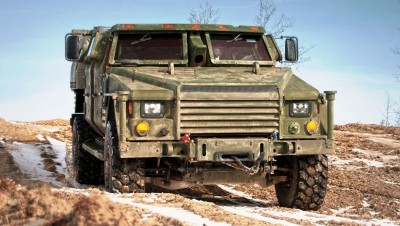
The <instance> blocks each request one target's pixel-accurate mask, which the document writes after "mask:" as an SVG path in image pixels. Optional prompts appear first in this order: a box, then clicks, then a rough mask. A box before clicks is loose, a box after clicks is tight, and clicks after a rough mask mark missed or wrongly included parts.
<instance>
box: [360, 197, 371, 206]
mask: <svg viewBox="0 0 400 226" xmlns="http://www.w3.org/2000/svg"><path fill="white" fill-rule="evenodd" d="M362 205H363V206H364V207H365V208H367V207H370V206H371V205H370V204H369V203H368V201H367V200H366V199H363V201H362Z"/></svg>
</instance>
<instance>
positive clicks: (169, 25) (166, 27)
mask: <svg viewBox="0 0 400 226" xmlns="http://www.w3.org/2000/svg"><path fill="white" fill-rule="evenodd" d="M163 28H164V29H172V28H174V25H173V24H164V25H163Z"/></svg>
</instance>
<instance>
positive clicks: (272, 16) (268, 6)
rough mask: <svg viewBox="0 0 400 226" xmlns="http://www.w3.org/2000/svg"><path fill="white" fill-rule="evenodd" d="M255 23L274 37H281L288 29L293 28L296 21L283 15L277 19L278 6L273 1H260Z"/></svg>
mask: <svg viewBox="0 0 400 226" xmlns="http://www.w3.org/2000/svg"><path fill="white" fill-rule="evenodd" d="M254 23H255V24H256V25H258V26H262V27H264V28H265V30H266V31H267V32H268V33H269V34H272V35H273V36H274V37H279V36H281V35H282V34H283V32H285V31H286V30H287V29H288V28H291V27H293V24H294V19H293V18H290V17H286V16H285V14H283V13H282V14H281V15H279V16H278V17H277V18H276V5H275V1H273V0H260V1H259V3H258V14H257V15H256V17H255V18H254Z"/></svg>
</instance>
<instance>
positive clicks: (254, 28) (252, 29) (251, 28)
mask: <svg viewBox="0 0 400 226" xmlns="http://www.w3.org/2000/svg"><path fill="white" fill-rule="evenodd" d="M250 30H251V31H259V30H260V28H259V27H254V26H253V27H250Z"/></svg>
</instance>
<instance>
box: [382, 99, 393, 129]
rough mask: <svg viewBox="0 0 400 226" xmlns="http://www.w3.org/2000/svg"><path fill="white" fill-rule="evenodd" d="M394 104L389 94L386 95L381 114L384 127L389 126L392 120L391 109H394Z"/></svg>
mask: <svg viewBox="0 0 400 226" xmlns="http://www.w3.org/2000/svg"><path fill="white" fill-rule="evenodd" d="M395 105H396V103H395V102H394V101H393V100H392V98H391V97H390V95H389V93H386V101H385V103H384V105H383V107H384V112H383V114H382V116H383V121H384V123H383V124H384V125H385V126H390V121H391V120H392V117H393V113H395V112H394V111H393V108H394V107H395Z"/></svg>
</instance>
